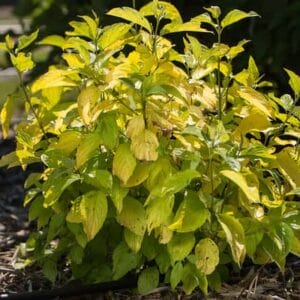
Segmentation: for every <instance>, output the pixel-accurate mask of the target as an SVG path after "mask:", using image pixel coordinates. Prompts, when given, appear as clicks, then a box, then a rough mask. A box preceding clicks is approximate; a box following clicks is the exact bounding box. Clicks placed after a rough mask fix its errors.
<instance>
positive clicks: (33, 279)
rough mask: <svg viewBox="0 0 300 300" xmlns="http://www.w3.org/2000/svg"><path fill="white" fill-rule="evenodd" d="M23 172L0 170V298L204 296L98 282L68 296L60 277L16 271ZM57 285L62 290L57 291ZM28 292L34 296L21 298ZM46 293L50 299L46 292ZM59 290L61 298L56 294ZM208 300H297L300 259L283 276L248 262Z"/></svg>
mask: <svg viewBox="0 0 300 300" xmlns="http://www.w3.org/2000/svg"><path fill="white" fill-rule="evenodd" d="M14 147H15V142H14V139H13V138H11V139H8V140H5V141H2V140H1V139H0V157H1V156H2V155H3V154H5V153H9V152H10V151H12V150H13V149H14ZM27 175H28V173H25V172H23V171H22V170H21V169H20V168H14V169H10V170H6V169H0V299H2V298H4V296H5V294H9V295H11V296H14V297H15V298H13V299H56V300H58V299H69V300H71V299H74V300H76V299H204V297H203V295H202V294H201V293H200V292H199V291H196V292H195V293H193V294H192V295H190V296H184V293H183V292H182V290H181V289H180V288H179V289H178V290H177V291H176V292H174V291H172V290H171V289H170V288H169V287H160V288H158V289H157V290H155V291H153V293H152V294H150V295H146V296H143V297H142V296H137V295H135V294H134V292H133V291H132V290H130V289H125V290H124V289H122V290H119V289H118V290H117V289H116V287H114V288H113V290H111V291H108V292H105V293H104V292H100V291H101V286H99V289H98V290H97V286H93V287H92V288H91V289H89V288H85V289H84V288H83V289H82V290H81V289H80V287H79V289H78V286H77V287H76V294H77V295H79V294H84V295H81V296H75V297H74V296H73V297H68V296H67V295H71V294H72V286H71V288H70V286H68V285H67V284H69V283H68V282H66V281H63V280H62V281H61V282H60V283H59V284H58V285H56V286H52V285H51V284H50V283H49V282H48V281H47V280H46V279H45V278H44V277H43V275H42V272H41V270H40V269H39V268H38V267H36V266H34V267H27V268H25V269H19V268H18V267H19V266H20V263H21V262H22V260H21V259H20V253H21V252H22V243H24V242H25V241H26V239H27V238H28V236H29V234H30V232H31V231H33V230H34V225H33V224H29V222H28V221H27V211H26V208H24V207H23V205H22V199H23V197H24V189H23V183H24V180H25V178H26V176H27ZM123 285H124V284H123ZM59 287H62V288H61V289H60V290H56V289H57V288H59ZM32 291H33V292H36V293H37V294H32V295H29V296H28V297H27V298H26V297H25V298H24V297H23V298H22V297H21V295H23V294H24V293H26V292H32ZM41 291H42V292H41ZM50 291H52V296H53V297H52V296H51V294H47V293H49V292H50ZM68 291H70V293H69V292H68ZM77 291H78V292H77ZM80 291H81V292H80ZM53 292H54V293H53ZM39 293H40V294H39ZM91 293H92V294H91ZM62 294H64V295H65V296H58V295H62ZM73 294H74V288H73ZM55 295H56V296H55ZM11 296H10V297H11ZM16 296H17V297H16ZM33 296H35V297H33ZM6 299H12V298H9V297H8V298H6ZM208 299H277V300H280V299H300V259H299V258H296V257H294V256H290V257H288V263H287V267H286V272H285V274H281V273H280V272H279V270H278V268H277V267H276V266H275V265H268V266H263V267H261V266H253V265H251V264H249V265H248V266H246V267H245V268H244V269H243V271H242V272H241V273H240V274H238V273H232V274H231V278H230V280H229V282H227V283H224V284H223V285H222V287H221V289H220V290H219V291H218V292H217V293H210V295H209V296H208Z"/></svg>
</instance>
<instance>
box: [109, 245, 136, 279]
mask: <svg viewBox="0 0 300 300" xmlns="http://www.w3.org/2000/svg"><path fill="white" fill-rule="evenodd" d="M137 263H138V256H137V255H135V254H134V253H132V252H131V251H130V249H129V248H128V247H127V245H126V243H125V242H121V243H120V244H119V245H118V246H117V247H116V248H115V250H114V252H113V279H114V280H118V279H120V278H122V277H123V276H124V275H126V274H127V273H128V272H129V271H131V270H132V269H134V268H136V267H137Z"/></svg>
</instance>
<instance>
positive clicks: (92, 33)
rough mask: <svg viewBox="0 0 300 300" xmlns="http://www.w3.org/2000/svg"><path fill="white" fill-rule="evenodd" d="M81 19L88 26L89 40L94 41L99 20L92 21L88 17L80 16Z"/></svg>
mask: <svg viewBox="0 0 300 300" xmlns="http://www.w3.org/2000/svg"><path fill="white" fill-rule="evenodd" d="M81 18H82V19H83V20H84V21H85V22H86V23H87V24H88V27H89V30H90V36H91V38H92V39H93V40H96V39H97V37H98V26H99V19H98V18H94V19H93V18H91V17H89V16H81Z"/></svg>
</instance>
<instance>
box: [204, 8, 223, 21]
mask: <svg viewBox="0 0 300 300" xmlns="http://www.w3.org/2000/svg"><path fill="white" fill-rule="evenodd" d="M204 9H205V10H207V11H208V12H209V13H210V14H211V15H212V17H213V18H214V19H218V18H219V17H220V15H221V9H220V7H219V6H211V7H205V8H204Z"/></svg>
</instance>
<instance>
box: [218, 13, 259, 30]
mask: <svg viewBox="0 0 300 300" xmlns="http://www.w3.org/2000/svg"><path fill="white" fill-rule="evenodd" d="M250 17H259V15H258V14H257V13H256V12H254V11H250V12H248V13H247V12H244V11H242V10H239V9H233V10H231V11H230V12H229V13H228V14H227V15H226V16H225V17H224V19H223V20H222V21H221V26H222V27H223V28H225V27H227V26H229V25H231V24H234V23H236V22H238V21H240V20H243V19H246V18H250Z"/></svg>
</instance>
